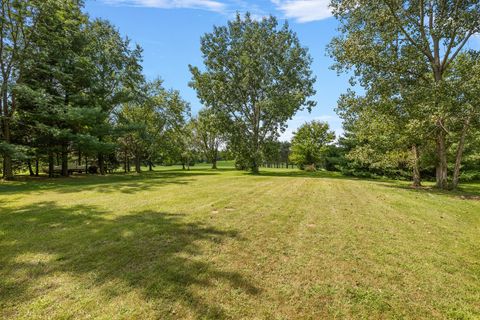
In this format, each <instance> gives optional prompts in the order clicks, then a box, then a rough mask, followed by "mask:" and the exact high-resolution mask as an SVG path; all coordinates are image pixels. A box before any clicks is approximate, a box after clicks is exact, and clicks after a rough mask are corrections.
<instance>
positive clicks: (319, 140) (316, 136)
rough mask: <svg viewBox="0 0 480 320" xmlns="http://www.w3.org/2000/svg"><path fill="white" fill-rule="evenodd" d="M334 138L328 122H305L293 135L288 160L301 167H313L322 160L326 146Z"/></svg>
mask: <svg viewBox="0 0 480 320" xmlns="http://www.w3.org/2000/svg"><path fill="white" fill-rule="evenodd" d="M334 140H335V133H333V131H330V127H329V125H328V123H326V122H321V121H312V122H309V123H305V124H303V125H302V126H300V128H298V130H297V132H295V134H294V136H293V139H292V153H291V155H290V160H291V161H292V162H294V163H295V164H297V165H298V166H299V167H301V168H304V167H305V166H306V165H310V166H312V168H313V169H315V168H316V166H317V164H319V163H320V162H321V161H323V160H324V155H325V151H326V148H327V146H328V145H329V144H331V143H332V142H333V141H334Z"/></svg>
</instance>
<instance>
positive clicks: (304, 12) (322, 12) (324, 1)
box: [271, 0, 332, 23]
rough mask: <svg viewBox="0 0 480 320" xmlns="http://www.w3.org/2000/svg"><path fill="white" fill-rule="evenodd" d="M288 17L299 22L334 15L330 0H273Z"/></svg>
mask: <svg viewBox="0 0 480 320" xmlns="http://www.w3.org/2000/svg"><path fill="white" fill-rule="evenodd" d="M271 1H272V3H273V4H274V5H275V6H276V7H277V9H278V10H280V11H281V12H283V14H284V15H285V16H286V17H287V18H292V19H294V20H295V21H297V22H301V23H304V22H311V21H317V20H323V19H326V18H329V17H331V16H332V12H331V10H330V8H329V4H330V1H329V0H271Z"/></svg>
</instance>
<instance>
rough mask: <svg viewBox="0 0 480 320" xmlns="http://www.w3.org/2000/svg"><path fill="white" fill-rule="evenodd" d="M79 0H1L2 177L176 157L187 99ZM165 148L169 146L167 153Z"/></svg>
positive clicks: (127, 166)
mask: <svg viewBox="0 0 480 320" xmlns="http://www.w3.org/2000/svg"><path fill="white" fill-rule="evenodd" d="M82 6H83V3H82V1H75V0H51V1H33V0H32V1H23V0H20V1H17V0H7V1H2V4H1V7H0V33H1V36H2V38H1V43H0V57H1V60H0V69H1V78H0V80H1V87H0V93H1V97H2V99H1V101H0V115H1V138H2V139H1V141H0V154H1V156H2V159H3V163H2V170H3V177H4V178H5V179H11V178H13V175H14V172H15V170H17V171H18V170H21V169H23V168H24V166H25V164H27V166H28V168H29V171H30V174H32V175H38V174H39V171H40V172H41V171H42V170H43V171H46V172H47V173H48V174H49V175H50V176H53V175H54V174H56V173H60V174H61V175H63V176H68V175H69V173H71V172H72V171H74V170H76V171H90V172H98V173H102V174H104V173H106V172H108V171H111V170H113V169H115V168H117V167H118V166H119V165H120V164H121V163H123V166H124V168H125V169H126V170H130V165H131V166H132V167H134V168H135V169H136V170H137V171H140V165H141V164H143V163H150V164H153V162H155V161H158V160H159V159H161V160H162V161H177V160H178V159H180V158H181V157H182V153H183V152H184V150H185V148H186V147H185V146H184V144H182V139H177V136H178V135H181V134H182V132H183V131H185V126H186V122H187V117H188V114H189V105H188V103H186V102H185V101H184V100H182V98H181V97H180V94H179V92H177V91H174V90H166V89H165V88H164V87H163V86H162V82H161V81H160V80H156V81H152V82H147V81H146V80H145V78H144V76H143V75H142V68H141V59H142V55H141V52H142V50H141V48H140V47H139V46H135V45H133V44H132V43H131V42H130V40H128V39H126V38H122V37H121V36H120V34H119V32H118V30H117V29H116V28H115V27H114V26H112V25H111V24H110V23H109V22H108V21H105V20H100V19H95V20H91V19H89V17H88V16H87V15H86V14H84V13H83V12H82ZM167 150H168V151H167Z"/></svg>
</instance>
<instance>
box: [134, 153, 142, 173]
mask: <svg viewBox="0 0 480 320" xmlns="http://www.w3.org/2000/svg"><path fill="white" fill-rule="evenodd" d="M135 171H136V172H137V173H140V172H142V169H141V168H140V156H139V155H138V154H136V155H135Z"/></svg>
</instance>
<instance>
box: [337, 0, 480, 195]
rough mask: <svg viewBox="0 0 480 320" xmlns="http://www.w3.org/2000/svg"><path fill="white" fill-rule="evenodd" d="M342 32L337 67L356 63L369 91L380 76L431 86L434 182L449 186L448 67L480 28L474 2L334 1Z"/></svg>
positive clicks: (427, 97) (427, 99) (428, 101)
mask: <svg viewBox="0 0 480 320" xmlns="http://www.w3.org/2000/svg"><path fill="white" fill-rule="evenodd" d="M331 7H332V9H333V13H334V15H335V16H336V17H337V18H338V19H339V20H340V22H341V26H340V31H341V36H339V37H336V38H334V39H333V41H332V43H331V46H330V49H331V53H332V55H333V56H334V57H335V59H336V60H337V62H338V64H337V65H336V67H337V68H338V70H343V69H346V68H351V67H354V69H355V75H356V76H359V78H360V83H361V85H362V86H364V87H365V88H366V89H367V90H371V89H373V90H375V89H377V88H375V86H374V85H372V84H375V83H377V80H378V79H379V78H383V79H391V80H392V81H393V80H395V79H398V78H409V79H412V80H420V79H423V81H425V82H427V83H428V84H429V86H428V90H426V92H428V94H425V100H424V101H422V103H424V104H428V105H429V108H430V113H429V114H430V122H431V123H432V124H433V125H434V126H435V141H436V154H437V161H436V181H437V186H438V187H439V188H447V187H448V179H447V178H448V171H447V169H448V163H447V160H448V159H447V147H448V146H447V135H448V132H449V130H448V128H447V126H448V123H449V121H448V120H449V116H450V113H449V111H448V108H449V106H448V105H447V104H446V103H445V102H444V94H445V83H444V81H445V76H446V73H447V70H448V69H449V68H450V67H451V65H452V63H453V62H454V61H455V59H456V58H457V57H458V54H459V53H460V52H461V51H462V50H463V49H464V47H465V44H466V43H467V42H468V40H469V39H470V38H471V36H472V35H473V34H475V33H476V32H478V31H479V30H480V3H479V2H478V1H476V0H467V1H440V0H432V1H425V0H415V1H411V0H381V1H373V0H361V1H358V0H333V1H332V4H331Z"/></svg>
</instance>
